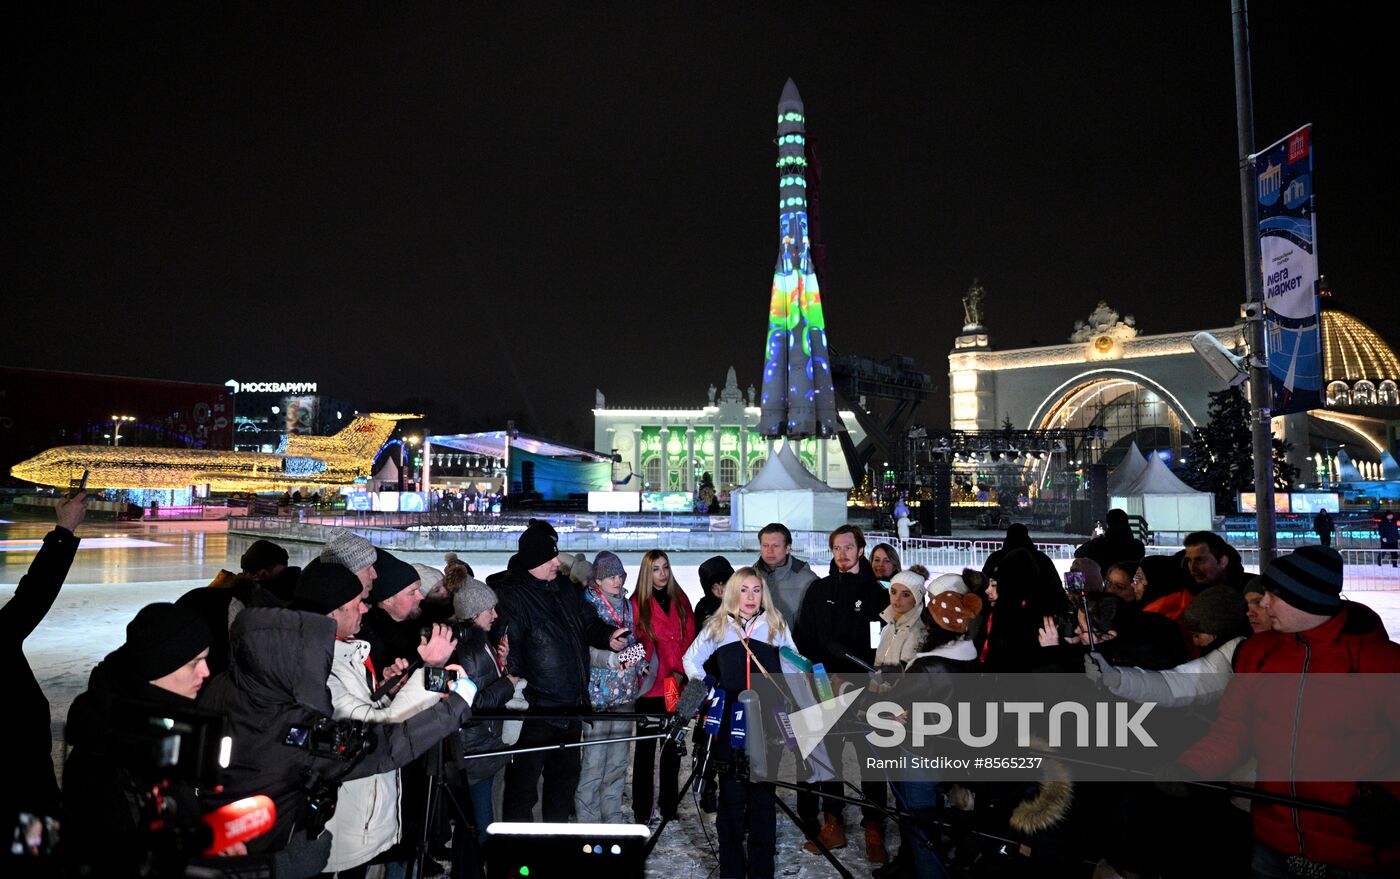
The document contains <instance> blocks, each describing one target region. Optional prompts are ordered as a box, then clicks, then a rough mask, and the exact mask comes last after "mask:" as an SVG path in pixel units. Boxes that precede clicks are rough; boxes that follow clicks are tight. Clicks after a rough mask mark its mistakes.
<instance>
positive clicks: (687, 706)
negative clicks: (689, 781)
mask: <svg viewBox="0 0 1400 879" xmlns="http://www.w3.org/2000/svg"><path fill="white" fill-rule="evenodd" d="M709 694H710V688H709V687H706V686H705V682H704V681H695V680H691V681H687V682H686V685H685V689H684V690H682V691H681V694H680V698H679V699H678V700H677V702H676V714H675V716H674V717H672V718H671V720H670V721H669V722H668V723H667V725H666V731H665V733H664V735H665V736H666V740H667V741H668V742H671V743H673V744H675V745H676V747H681V746H683V745H684V743H685V731H686V729H687V728H689V726H690V722H691V721H692V720H694V719H695V715H696V714H698V713H699V711H700V706H701V705H703V704H704V702H705V699H706V697H708V696H709Z"/></svg>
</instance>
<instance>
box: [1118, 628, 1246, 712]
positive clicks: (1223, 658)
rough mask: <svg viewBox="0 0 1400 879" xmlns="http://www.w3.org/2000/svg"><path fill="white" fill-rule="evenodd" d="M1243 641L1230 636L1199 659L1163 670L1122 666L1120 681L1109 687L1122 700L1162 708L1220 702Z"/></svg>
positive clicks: (1119, 670)
mask: <svg viewBox="0 0 1400 879" xmlns="http://www.w3.org/2000/svg"><path fill="white" fill-rule="evenodd" d="M1243 642H1244V638H1231V639H1230V640H1229V641H1226V642H1225V643H1224V644H1221V645H1220V647H1219V648H1218V649H1216V650H1212V651H1210V652H1209V653H1206V654H1204V655H1202V656H1201V657H1200V658H1199V659H1192V660H1190V661H1188V662H1184V663H1182V664H1181V665H1178V666H1177V667H1176V668H1169V669H1164V670H1162V671H1152V670H1151V669H1145V668H1133V667H1131V666H1124V667H1120V668H1119V669H1118V673H1119V675H1120V677H1119V679H1118V683H1117V684H1115V685H1113V686H1111V687H1109V688H1108V690H1109V692H1111V693H1112V694H1113V695H1115V696H1117V697H1119V698H1120V699H1130V700H1132V701H1133V702H1155V703H1157V704H1158V705H1160V706H1161V707H1163V708H1182V707H1185V706H1187V705H1205V704H1210V703H1212V702H1217V701H1219V699H1220V697H1221V696H1223V695H1224V694H1225V685H1226V684H1227V683H1229V680H1230V671H1231V663H1232V662H1233V660H1234V658H1235V651H1236V650H1238V649H1239V646H1240V644H1241V643H1243Z"/></svg>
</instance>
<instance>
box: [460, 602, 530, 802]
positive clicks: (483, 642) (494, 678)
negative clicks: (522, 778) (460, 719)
mask: <svg viewBox="0 0 1400 879" xmlns="http://www.w3.org/2000/svg"><path fill="white" fill-rule="evenodd" d="M465 625H467V626H469V628H467V630H466V633H465V636H464V637H463V638H462V639H461V640H459V641H458V642H457V648H456V650H455V651H454V652H453V654H452V661H453V662H454V663H456V664H457V665H460V666H461V667H462V669H463V670H464V671H465V672H466V673H467V677H469V678H471V679H472V680H473V681H475V682H476V685H477V686H478V687H479V688H480V689H479V690H477V693H476V698H475V699H474V700H472V709H473V710H474V711H500V710H501V709H502V708H504V707H505V704H506V703H507V702H509V701H510V699H511V697H512V696H514V695H515V685H514V684H512V683H511V682H510V678H508V677H506V676H505V674H504V673H502V672H501V667H500V666H499V665H497V664H496V651H495V650H494V649H492V647H491V644H490V642H489V641H488V640H487V637H486V632H485V631H484V630H482V629H480V628H477V627H476V626H474V625H471V624H469V623H468V624H465ZM501 723H502V721H500V720H470V721H468V722H467V723H465V724H463V725H462V728H461V729H460V730H458V731H457V741H456V747H457V749H458V753H460V754H484V753H487V752H488V751H499V750H501V749H502V748H504V747H505V744H504V743H503V742H502V741H501ZM509 762H510V756H509V755H503V756H499V757H479V758H477V759H475V760H465V761H463V762H462V766H463V767H464V769H465V771H466V774H467V783H468V784H476V783H477V782H479V781H485V780H486V779H488V778H490V777H492V776H493V775H495V774H496V773H497V772H499V771H500V770H501V768H502V767H504V766H505V765H506V764H507V763H509Z"/></svg>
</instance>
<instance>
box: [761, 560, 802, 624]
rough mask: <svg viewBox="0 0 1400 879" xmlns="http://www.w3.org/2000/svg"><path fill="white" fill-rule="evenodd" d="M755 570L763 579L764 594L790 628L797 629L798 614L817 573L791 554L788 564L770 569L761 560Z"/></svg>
mask: <svg viewBox="0 0 1400 879" xmlns="http://www.w3.org/2000/svg"><path fill="white" fill-rule="evenodd" d="M753 569H754V570H755V571H758V574H759V576H760V577H762V578H763V589H764V592H765V593H766V595H767V597H768V598H770V599H771V600H772V602H773V604H774V605H776V606H777V608H778V612H779V613H781V614H782V615H783V619H784V620H786V621H787V624H788V628H795V627H796V626H797V617H798V614H799V613H800V612H801V610H802V601H803V599H804V598H806V596H807V590H808V589H809V588H810V587H811V585H812V584H813V583H815V582H816V581H817V572H816V571H814V570H812V567H811V566H810V565H808V564H807V563H806V562H804V561H802V559H800V558H798V557H797V556H795V555H791V554H789V555H788V557H787V561H786V562H784V563H783V564H781V565H778V566H777V567H776V568H770V567H769V566H768V564H767V563H766V562H765V561H763V559H762V558H760V559H759V560H758V561H756V562H754V563H753Z"/></svg>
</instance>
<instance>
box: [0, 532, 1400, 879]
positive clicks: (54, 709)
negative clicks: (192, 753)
mask: <svg viewBox="0 0 1400 879" xmlns="http://www.w3.org/2000/svg"><path fill="white" fill-rule="evenodd" d="M169 524H170V523H164V525H165V527H162V528H160V529H155V528H149V527H143V526H139V525H137V526H131V525H123V526H118V525H114V524H111V523H106V524H104V523H93V524H89V525H84V526H83V528H82V530H81V531H80V535H81V536H83V537H84V538H93V537H100V538H105V540H101V541H95V540H90V539H89V540H88V541H87V544H86V547H85V548H83V549H81V550H80V551H79V553H78V556H77V559H76V560H75V562H74V565H73V569H72V571H71V572H70V574H69V578H68V583H67V584H66V585H65V586H64V588H63V591H62V592H61V593H60V594H59V597H58V600H57V601H56V602H55V603H54V607H53V609H52V610H51V611H50V612H49V615H48V617H47V618H46V619H45V620H44V622H43V623H42V624H41V625H40V626H39V628H38V629H37V630H35V632H34V633H33V634H32V635H31V636H30V638H29V639H28V640H27V641H26V643H25V653H26V655H27V656H28V658H29V661H30V665H31V666H32V667H33V669H34V674H35V677H36V678H37V679H38V680H39V683H40V685H41V686H42V687H43V688H44V691H45V693H46V694H47V695H48V697H49V702H50V705H51V713H52V717H53V719H54V740H55V762H56V764H57V765H61V753H60V750H61V742H62V723H63V719H64V718H65V717H66V716H67V713H68V708H69V706H70V705H71V704H72V702H73V699H74V698H75V697H76V696H77V695H78V694H79V693H81V692H82V691H83V690H84V689H85V688H86V686H87V677H88V673H89V672H90V671H91V669H92V667H93V666H94V665H96V664H97V662H98V661H99V660H100V659H101V658H102V657H103V656H105V655H106V654H107V653H108V652H110V651H112V650H114V649H115V648H116V647H118V646H119V645H120V644H121V643H122V642H123V641H124V640H125V626H126V623H127V622H128V621H130V619H131V618H132V617H133V616H134V615H135V614H136V611H137V610H139V609H140V608H141V607H142V606H144V605H146V604H149V603H151V602H154V601H173V600H174V599H175V598H177V597H179V596H180V595H181V594H183V593H184V592H186V591H188V590H190V589H193V588H195V587H198V586H204V585H206V584H207V583H208V582H209V581H210V580H211V579H212V578H213V577H214V575H215V574H217V573H218V571H219V569H220V568H227V569H230V570H236V569H237V567H238V557H239V556H240V555H241V554H242V552H243V550H244V549H245V548H246V547H247V545H248V543H250V542H251V539H250V538H243V537H239V536H236V535H227V534H223V533H218V532H217V531H215V530H211V529H209V528H208V527H207V526H208V523H195V524H196V525H199V526H200V527H197V528H191V529H180V528H172V527H169ZM47 530H48V526H46V525H40V524H35V523H18V524H13V525H9V526H7V527H3V528H0V532H3V537H4V538H5V541H6V542H9V541H15V543H12V544H11V548H10V549H9V551H6V552H0V603H3V602H5V601H8V599H9V598H10V596H11V595H13V594H14V584H16V583H17V582H18V581H19V578H20V577H21V576H23V574H24V571H25V570H26V569H27V567H28V564H29V561H30V560H31V559H32V558H33V553H32V549H31V548H30V547H33V546H36V544H34V543H33V541H35V540H38V539H39V538H42V536H43V534H44V533H45V532H46V531H47ZM122 538H126V539H122ZM287 548H288V551H289V553H290V554H291V561H292V563H293V564H303V563H305V562H306V561H308V560H310V558H311V557H312V556H313V555H314V554H315V551H316V550H317V547H313V546H309V545H304V544H294V543H289V544H287ZM402 555H403V557H404V558H405V559H407V560H408V561H413V562H421V563H424V564H429V565H436V566H439V567H440V566H441V565H442V557H441V555H440V554H437V553H426V552H410V553H403V554H402ZM621 555H622V559H623V562H624V564H625V565H626V566H627V572H628V580H627V582H628V587H629V589H630V588H631V587H632V586H633V585H634V584H635V583H636V578H637V569H638V565H639V564H640V562H641V553H624V554H621ZM706 557H707V554H703V553H672V554H671V560H672V564H673V569H674V571H675V574H676V576H677V577H678V579H679V582H680V583H681V584H682V586H684V587H685V591H686V592H687V594H688V595H689V596H690V598H691V600H692V601H695V600H698V599H699V597H700V590H699V587H698V579H697V578H698V568H699V565H700V563H701V562H703V561H704V559H705V558H706ZM464 558H465V560H466V561H467V562H468V563H470V564H471V565H472V566H473V568H474V571H475V573H476V576H477V577H479V578H483V579H484V578H485V577H486V576H487V575H489V574H491V573H493V572H495V571H498V570H501V569H503V568H504V567H505V564H506V561H507V558H508V555H507V554H505V553H482V554H479V555H476V554H473V555H469V556H468V555H464ZM730 561H731V562H732V563H734V564H735V565H736V566H737V565H739V564H749V563H752V561H753V559H751V558H748V557H745V556H741V555H739V554H737V553H734V554H730ZM1059 565H1060V567H1061V568H1067V567H1068V563H1067V562H1060V563H1059ZM950 570H951V569H950ZM1347 583H1348V586H1349V587H1350V589H1351V591H1350V593H1349V597H1351V598H1352V599H1354V600H1358V601H1361V602H1362V603H1364V604H1367V605H1369V606H1370V607H1372V608H1373V609H1374V610H1375V611H1376V612H1377V613H1379V614H1380V616H1381V618H1382V619H1383V620H1384V622H1385V626H1386V629H1387V631H1388V632H1389V633H1390V636H1391V638H1393V639H1395V640H1397V641H1400V571H1396V570H1395V569H1392V568H1379V567H1370V568H1362V567H1353V568H1349V569H1348V571H1347ZM689 770H690V761H689V758H688V757H687V758H686V760H685V762H684V763H683V765H682V778H683V779H684V777H685V775H686V774H687V773H688V772H689ZM784 798H785V799H786V800H787V801H788V802H789V804H792V798H791V795H790V794H789V795H785V797H784ZM848 813H849V814H848V816H847V825H848V833H849V836H850V839H851V844H850V845H849V846H848V847H847V848H846V849H844V850H842V851H841V852H840V853H839V854H840V858H841V861H842V862H843V863H844V864H845V865H846V866H847V868H848V869H850V870H851V871H852V872H853V873H855V874H856V875H868V874H869V869H870V865H869V864H868V863H867V861H866V859H865V851H864V848H865V847H864V845H863V844H862V840H861V838H860V828H859V823H858V821H859V818H858V816H857V815H856V813H855V811H854V809H853V808H852V809H848ZM699 814H700V813H699V812H698V810H697V808H696V804H695V801H694V798H693V797H691V798H688V799H687V801H686V802H685V803H684V804H683V805H682V807H681V812H680V818H679V820H678V821H676V822H673V823H672V824H671V825H669V826H668V827H667V829H666V832H665V833H664V834H663V836H662V839H661V842H660V844H659V845H658V847H657V849H656V851H655V852H654V853H653V855H652V857H651V859H650V860H649V865H648V872H649V874H651V875H656V876H660V875H665V876H666V877H667V879H704V877H707V876H709V875H711V874H712V872H713V873H715V874H717V872H718V868H717V861H715V860H713V859H712V858H711V855H710V852H712V851H717V846H718V842H717V840H716V839H715V836H714V826H713V822H712V821H711V820H709V819H708V818H707V819H706V820H704V821H702V820H701V819H700V817H699ZM778 833H779V836H778V874H779V875H782V876H789V877H799V879H806V877H816V876H828V875H830V874H831V872H832V871H831V868H830V867H829V865H827V864H826V862H825V861H824V860H822V859H821V858H820V857H819V856H817V855H812V854H809V853H807V852H805V851H802V850H801V843H802V836H801V834H800V833H798V831H797V829H796V828H795V827H793V826H792V825H791V823H790V822H789V821H787V820H786V819H785V818H784V817H783V815H782V814H781V812H780V813H779V816H778ZM896 838H897V831H895V830H894V829H893V828H891V829H890V839H891V844H892V847H893V842H894V840H895V839H896Z"/></svg>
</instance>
